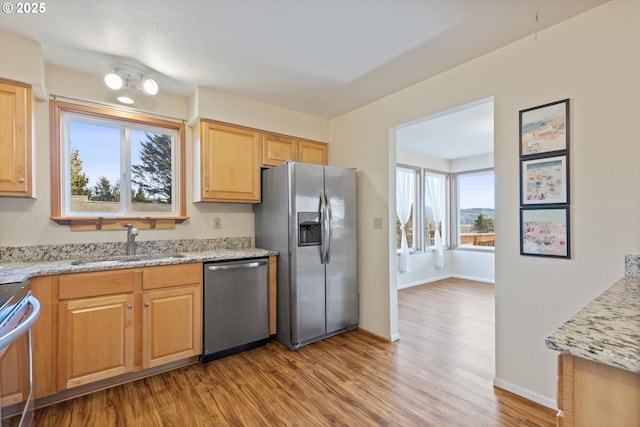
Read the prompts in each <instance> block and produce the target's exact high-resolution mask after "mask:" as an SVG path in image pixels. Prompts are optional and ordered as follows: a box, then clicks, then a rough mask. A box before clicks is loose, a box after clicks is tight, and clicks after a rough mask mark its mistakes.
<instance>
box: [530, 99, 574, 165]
mask: <svg viewBox="0 0 640 427" xmlns="http://www.w3.org/2000/svg"><path fill="white" fill-rule="evenodd" d="M562 151H569V99H563V100H562V101H556V102H552V103H549V104H545V105H540V106H538V107H533V108H528V109H526V110H520V157H521V158H525V157H527V156H536V155H541V154H546V153H554V152H562Z"/></svg>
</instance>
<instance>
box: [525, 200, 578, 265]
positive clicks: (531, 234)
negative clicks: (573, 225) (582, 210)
mask: <svg viewBox="0 0 640 427" xmlns="http://www.w3.org/2000/svg"><path fill="white" fill-rule="evenodd" d="M569 243H570V242H569V207H568V206H566V207H554V208H535V209H530V208H529V209H527V208H521V209H520V254H521V255H534V256H549V257H558V258H569V257H570V248H569Z"/></svg>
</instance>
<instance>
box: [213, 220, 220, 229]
mask: <svg viewBox="0 0 640 427" xmlns="http://www.w3.org/2000/svg"><path fill="white" fill-rule="evenodd" d="M213 228H214V229H215V230H220V229H221V228H222V221H221V220H220V218H213Z"/></svg>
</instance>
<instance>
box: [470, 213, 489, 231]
mask: <svg viewBox="0 0 640 427" xmlns="http://www.w3.org/2000/svg"><path fill="white" fill-rule="evenodd" d="M473 231H475V232H476V233H493V232H494V230H493V218H491V217H490V216H489V215H487V214H485V213H481V214H480V215H478V218H476V220H475V222H474V223H473Z"/></svg>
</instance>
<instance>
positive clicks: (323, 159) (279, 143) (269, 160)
mask: <svg viewBox="0 0 640 427" xmlns="http://www.w3.org/2000/svg"><path fill="white" fill-rule="evenodd" d="M287 160H295V161H297V162H304V163H314V164H317V165H326V164H327V144H325V143H324V142H317V141H309V140H302V139H297V138H294V137H290V136H284V135H275V134H270V133H265V134H263V136H262V166H265V167H272V166H279V165H281V164H282V163H284V162H286V161H287Z"/></svg>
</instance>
